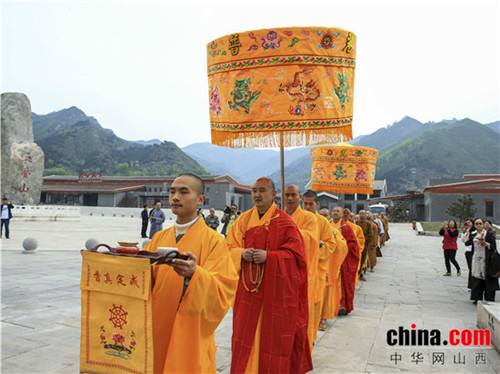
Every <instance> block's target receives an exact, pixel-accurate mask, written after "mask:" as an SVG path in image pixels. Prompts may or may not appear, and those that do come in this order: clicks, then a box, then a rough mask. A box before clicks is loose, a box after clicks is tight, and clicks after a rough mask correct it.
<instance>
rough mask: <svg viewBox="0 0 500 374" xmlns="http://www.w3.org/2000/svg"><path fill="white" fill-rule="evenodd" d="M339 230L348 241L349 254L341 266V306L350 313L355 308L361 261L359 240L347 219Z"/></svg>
mask: <svg viewBox="0 0 500 374" xmlns="http://www.w3.org/2000/svg"><path fill="white" fill-rule="evenodd" d="M339 230H340V232H341V233H342V236H343V237H344V238H345V240H346V241H347V248H348V252H347V256H346V258H345V259H344V262H343V263H342V266H341V267H340V275H341V287H342V298H341V299H340V306H341V307H343V308H345V310H346V311H347V313H350V312H351V311H352V310H353V309H354V305H353V300H354V289H355V288H356V275H357V273H358V263H359V249H358V241H357V239H356V235H354V231H353V229H352V228H351V226H349V224H348V223H347V222H346V221H342V223H341V225H340V228H339Z"/></svg>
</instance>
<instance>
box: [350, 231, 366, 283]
mask: <svg viewBox="0 0 500 374" xmlns="http://www.w3.org/2000/svg"><path fill="white" fill-rule="evenodd" d="M350 226H351V227H352V229H353V231H354V235H356V240H357V241H358V248H359V262H358V270H357V272H356V286H357V285H358V284H359V269H360V267H361V257H362V253H363V251H364V250H365V235H364V234H363V229H362V228H361V227H359V226H358V225H356V224H355V223H352V222H351V225H350Z"/></svg>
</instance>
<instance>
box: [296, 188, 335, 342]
mask: <svg viewBox="0 0 500 374" xmlns="http://www.w3.org/2000/svg"><path fill="white" fill-rule="evenodd" d="M302 205H303V206H304V209H305V210H307V211H309V212H311V213H314V215H315V216H316V221H317V222H318V239H319V260H318V280H319V284H318V287H317V288H316V289H315V290H314V292H315V294H314V308H313V310H314V319H313V326H314V328H315V330H314V331H315V334H314V339H316V332H317V329H318V327H319V324H320V320H321V308H322V305H323V302H324V296H325V288H326V274H327V273H328V265H329V262H330V257H331V256H332V254H333V253H334V251H335V248H336V241H335V239H334V238H333V232H332V228H331V226H330V221H328V219H327V218H325V217H324V216H322V215H320V214H319V213H318V211H317V210H316V209H317V208H318V205H319V202H318V195H316V192H314V191H307V192H306V193H305V194H304V200H303V203H302Z"/></svg>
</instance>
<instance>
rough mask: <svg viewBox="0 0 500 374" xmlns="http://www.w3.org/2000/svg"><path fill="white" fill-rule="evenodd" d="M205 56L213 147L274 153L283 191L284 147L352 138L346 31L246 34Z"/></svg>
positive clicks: (350, 45)
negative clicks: (278, 159) (271, 149)
mask: <svg viewBox="0 0 500 374" xmlns="http://www.w3.org/2000/svg"><path fill="white" fill-rule="evenodd" d="M207 54H208V56H207V59H208V83H209V97H210V124H211V133H212V143H213V144H216V145H221V146H226V147H233V148H237V147H280V149H281V152H280V153H281V186H282V188H281V189H282V192H283V188H284V170H283V169H284V167H283V165H284V160H283V148H284V147H292V146H303V145H314V144H325V143H336V142H339V141H347V140H350V139H352V116H353V94H354V68H355V63H356V36H355V35H354V34H353V33H352V32H350V31H346V30H342V29H338V28H325V27H288V28H274V29H264V30H255V31H247V32H242V33H235V34H231V35H227V36H223V37H221V38H219V39H216V40H214V41H212V42H210V43H209V44H208V45H207ZM282 195H283V193H282ZM282 206H284V204H282Z"/></svg>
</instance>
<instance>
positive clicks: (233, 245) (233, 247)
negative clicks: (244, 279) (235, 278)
mask: <svg viewBox="0 0 500 374" xmlns="http://www.w3.org/2000/svg"><path fill="white" fill-rule="evenodd" d="M243 230H244V227H243V219H242V216H240V217H238V219H237V220H236V222H235V223H234V224H233V225H232V226H231V228H230V229H229V233H228V234H227V237H226V243H227V248H228V249H229V254H230V255H231V259H232V260H233V265H234V268H235V269H236V272H237V273H238V274H239V273H240V271H241V253H242V252H243V249H244V248H243V235H244V232H243Z"/></svg>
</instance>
